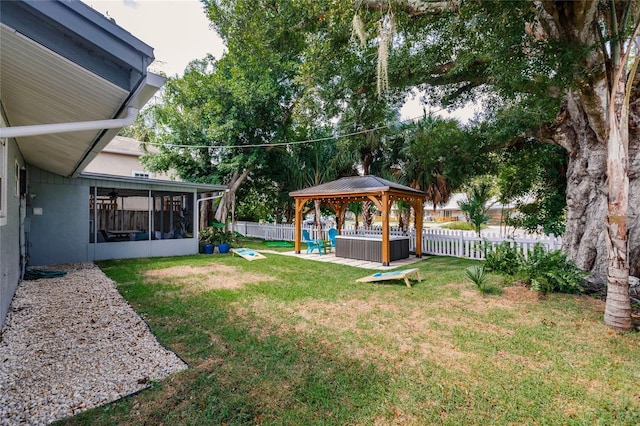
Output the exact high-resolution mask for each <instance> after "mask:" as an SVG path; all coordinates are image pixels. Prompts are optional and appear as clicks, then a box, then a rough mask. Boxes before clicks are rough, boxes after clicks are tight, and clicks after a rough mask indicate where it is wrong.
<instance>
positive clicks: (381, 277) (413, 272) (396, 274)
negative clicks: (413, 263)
mask: <svg viewBox="0 0 640 426" xmlns="http://www.w3.org/2000/svg"><path fill="white" fill-rule="evenodd" d="M409 278H413V279H415V280H417V281H419V282H422V278H420V270H419V269H418V268H412V269H400V270H398V271H390V272H378V273H377V274H373V275H369V276H368V277H363V278H359V279H357V280H356V282H359V283H371V282H375V281H389V280H404V283H405V284H406V285H407V287H409V288H410V287H411V283H410V282H409Z"/></svg>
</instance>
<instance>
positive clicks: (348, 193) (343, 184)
mask: <svg viewBox="0 0 640 426" xmlns="http://www.w3.org/2000/svg"><path fill="white" fill-rule="evenodd" d="M289 195H291V196H292V197H293V198H295V200H296V226H295V251H296V253H300V245H301V239H302V209H303V208H304V206H305V204H306V203H307V202H308V201H311V200H320V201H324V202H325V203H327V204H329V205H330V206H331V207H332V208H333V209H334V211H335V212H336V226H337V228H338V233H340V234H341V233H342V217H343V215H344V212H345V209H346V208H347V206H348V205H349V204H350V203H352V202H356V201H371V202H373V203H374V205H375V206H376V207H377V208H378V210H379V211H380V212H381V214H382V264H383V265H384V266H388V265H389V262H390V261H391V255H390V249H389V240H390V238H389V212H390V210H391V206H392V204H393V202H394V201H400V200H401V201H405V202H407V203H408V204H409V205H410V206H411V207H413V209H414V211H415V218H416V257H422V239H421V235H422V208H423V207H422V205H423V203H424V201H425V197H426V194H425V193H424V192H422V191H420V190H418V189H414V188H411V187H408V186H405V185H400V184H398V183H395V182H391V181H388V180H386V179H382V178H379V177H376V176H372V175H365V176H351V177H344V178H341V179H338V180H335V181H333V182H327V183H323V184H321V185H317V186H313V187H310V188H305V189H301V190H298V191H293V192H290V193H289Z"/></svg>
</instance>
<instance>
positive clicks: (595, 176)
mask: <svg viewBox="0 0 640 426" xmlns="http://www.w3.org/2000/svg"><path fill="white" fill-rule="evenodd" d="M591 105H593V102H591ZM565 113H566V119H565V121H564V122H563V123H562V124H561V125H560V128H559V130H558V133H557V136H558V137H557V138H555V139H556V142H557V143H559V144H560V145H562V146H563V147H564V148H565V149H566V150H567V151H568V152H569V164H568V167H567V219H566V230H565V234H564V236H563V240H562V246H563V250H564V251H565V252H567V253H568V254H569V257H570V258H571V259H572V260H573V261H574V262H575V263H576V265H578V266H579V267H580V268H582V269H584V270H586V271H588V272H590V273H591V275H592V279H593V280H594V281H595V282H598V283H604V282H606V276H607V262H606V260H607V245H606V239H605V234H604V232H603V231H604V224H605V223H606V218H607V192H606V191H605V190H603V189H604V188H606V178H607V151H606V145H605V143H604V141H603V140H602V139H601V138H600V137H599V135H598V133H597V132H596V131H595V130H594V129H593V128H592V124H593V123H594V122H599V121H600V117H597V118H596V119H593V118H592V117H590V111H589V110H588V109H587V108H585V107H584V101H583V98H582V97H580V96H579V95H578V94H577V93H569V94H568V95H567V105H566V111H565ZM592 114H593V112H591V115H592Z"/></svg>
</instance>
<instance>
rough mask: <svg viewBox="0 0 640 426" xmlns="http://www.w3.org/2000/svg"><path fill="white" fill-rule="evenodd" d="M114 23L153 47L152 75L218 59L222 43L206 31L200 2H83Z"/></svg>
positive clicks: (178, 71)
mask: <svg viewBox="0 0 640 426" xmlns="http://www.w3.org/2000/svg"><path fill="white" fill-rule="evenodd" d="M84 2H85V3H86V4H87V5H88V6H90V7H92V8H93V9H95V10H96V11H98V12H100V13H102V14H103V15H105V16H107V17H109V18H112V19H114V20H115V21H116V24H118V25H119V26H121V27H122V28H124V29H125V30H127V31H128V32H130V33H131V34H133V35H134V36H136V37H137V38H139V39H140V40H142V41H143V42H145V43H146V44H148V45H149V46H151V47H153V49H154V55H155V57H156V61H155V63H154V64H152V65H151V67H150V70H151V71H152V72H156V73H157V72H160V71H162V72H164V73H165V74H166V75H167V76H175V75H182V74H183V73H184V69H185V68H186V66H187V64H189V62H191V61H192V60H193V59H201V58H204V57H205V56H206V55H207V54H208V53H211V54H213V56H215V57H216V58H220V57H221V56H222V53H223V52H224V43H223V42H222V40H221V39H220V37H219V36H218V34H217V33H216V32H215V31H214V30H212V29H211V28H209V20H208V19H207V16H206V15H205V13H204V8H203V6H202V3H200V2H199V1H197V0H84Z"/></svg>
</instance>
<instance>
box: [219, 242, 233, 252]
mask: <svg viewBox="0 0 640 426" xmlns="http://www.w3.org/2000/svg"><path fill="white" fill-rule="evenodd" d="M230 248H231V244H227V243H222V244H218V251H219V252H220V253H229V249H230Z"/></svg>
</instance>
